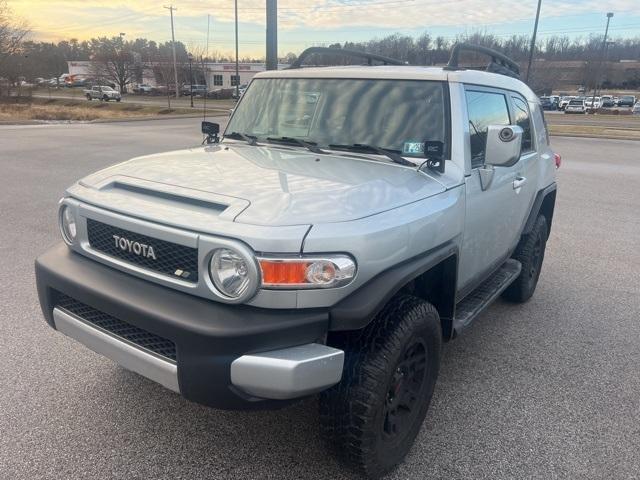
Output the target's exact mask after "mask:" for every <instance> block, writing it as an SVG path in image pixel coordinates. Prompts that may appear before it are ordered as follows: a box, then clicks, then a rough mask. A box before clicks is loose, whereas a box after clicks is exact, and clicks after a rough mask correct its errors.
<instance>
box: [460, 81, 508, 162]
mask: <svg viewBox="0 0 640 480" xmlns="http://www.w3.org/2000/svg"><path fill="white" fill-rule="evenodd" d="M466 95H467V110H468V112H469V132H470V140H471V168H476V167H481V166H482V165H483V164H484V153H485V152H484V150H485V146H486V143H487V129H488V127H489V125H510V124H511V120H510V118H509V107H508V105H507V98H506V97H505V96H504V95H503V94H502V93H494V92H480V91H474V90H467V93H466Z"/></svg>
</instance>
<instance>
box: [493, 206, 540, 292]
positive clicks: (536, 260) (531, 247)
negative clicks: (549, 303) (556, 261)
mask: <svg viewBox="0 0 640 480" xmlns="http://www.w3.org/2000/svg"><path fill="white" fill-rule="evenodd" d="M547 237H548V227H547V219H546V218H545V217H544V215H538V218H537V219H536V223H535V224H534V226H533V229H532V230H531V232H530V233H528V234H527V235H525V236H523V237H522V238H521V239H520V243H519V244H518V246H517V247H516V251H515V253H514V254H513V255H512V258H514V259H516V260H518V261H519V262H520V263H521V264H522V271H521V272H520V275H518V278H516V279H515V281H514V282H513V283H512V284H511V285H509V286H508V287H507V289H506V290H505V291H504V293H503V294H502V296H503V298H505V299H506V300H509V301H511V302H516V303H524V302H526V301H527V300H529V299H530V298H531V296H532V295H533V292H535V290H536V285H538V278H539V277H540V271H541V270H542V262H543V261H544V251H545V248H546V245H547Z"/></svg>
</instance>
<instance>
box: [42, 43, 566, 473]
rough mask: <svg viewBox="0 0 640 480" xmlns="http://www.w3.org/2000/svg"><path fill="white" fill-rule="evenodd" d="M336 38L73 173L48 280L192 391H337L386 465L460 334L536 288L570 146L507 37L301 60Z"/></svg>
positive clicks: (347, 421)
mask: <svg viewBox="0 0 640 480" xmlns="http://www.w3.org/2000/svg"><path fill="white" fill-rule="evenodd" d="M465 49H466V50H475V51H479V52H481V53H486V54H487V55H489V56H490V57H491V59H492V60H491V62H490V63H489V66H488V67H487V71H475V70H466V69H464V68H461V67H459V66H458V64H459V60H458V57H459V56H460V53H461V52H463V51H465ZM334 52H335V51H333V52H331V53H334ZM318 53H320V54H322V53H323V51H322V50H319V49H311V50H309V51H307V52H305V53H304V54H303V55H302V56H301V57H300V59H299V60H298V61H297V62H296V63H295V64H294V65H293V66H292V68H290V69H287V70H283V71H271V72H264V73H260V74H258V75H256V77H255V78H254V80H253V81H252V82H251V84H250V85H249V88H248V89H247V92H246V94H245V95H243V98H242V100H241V101H240V102H239V104H238V106H237V108H236V109H235V111H234V112H233V114H232V117H231V118H230V120H229V123H228V126H227V127H226V130H225V132H224V135H223V137H222V139H221V140H220V139H219V138H218V134H219V127H218V125H217V124H214V123H208V122H203V125H202V129H203V133H204V134H205V135H206V138H205V142H203V143H206V144H205V145H203V146H201V147H198V148H193V149H190V150H185V151H177V152H169V153H163V154H159V155H150V156H145V157H140V158H136V159H133V160H129V161H127V162H124V163H120V164H117V165H115V166H112V167H110V168H107V169H105V170H102V171H100V172H98V173H95V174H92V175H89V176H88V177H86V178H84V179H82V180H80V181H79V182H77V183H76V184H74V185H72V186H71V187H70V188H69V189H68V190H67V192H66V194H65V195H64V198H63V199H62V200H61V202H60V209H59V224H60V229H61V233H62V238H63V239H64V243H61V244H60V245H58V246H55V247H53V248H52V249H51V250H49V251H47V252H46V253H44V254H43V255H42V256H40V257H39V258H38V260H37V261H36V274H37V284H38V293H39V298H40V302H41V305H42V309H43V312H44V316H45V317H46V320H47V322H48V323H49V325H50V326H51V327H53V328H55V329H57V330H59V331H60V332H62V333H64V334H66V335H68V336H69V337H71V338H74V339H75V340H77V341H79V342H80V343H83V344H84V345H86V346H87V347H89V348H90V349H92V350H94V351H96V352H98V353H100V354H102V355H105V356H106V357H109V358H111V359H113V360H115V361H116V362H118V363H119V364H121V365H122V366H124V367H125V368H127V369H130V370H132V371H135V372H137V373H139V374H141V375H143V376H145V377H148V378H150V379H152V380H154V381H156V382H158V383H160V384H162V385H164V386H165V387H168V388H169V389H171V390H174V391H176V392H179V393H180V394H181V395H182V396H184V397H185V398H187V399H189V400H192V401H195V402H199V403H202V404H205V405H210V406H213V407H216V408H223V409H263V408H276V407H279V406H283V405H287V404H288V403H290V402H291V401H294V400H296V399H299V398H301V397H305V396H308V395H312V394H316V393H320V395H319V405H320V422H321V424H322V430H323V432H324V434H325V435H326V437H327V438H328V439H329V441H330V443H331V444H332V445H334V446H336V447H337V449H336V450H339V451H340V452H341V453H342V454H343V456H344V457H345V459H346V460H347V461H348V463H350V464H352V465H355V466H357V467H358V468H360V469H361V470H362V471H364V472H365V473H367V474H368V475H370V476H372V477H376V476H380V475H382V474H383V473H385V472H387V471H388V470H390V469H391V468H393V466H394V465H396V464H397V463H398V462H399V461H401V460H402V459H403V457H404V456H405V455H406V453H407V451H408V450H409V448H410V447H411V445H412V443H413V441H414V438H415V437H416V435H417V433H418V431H419V429H420V427H421V424H422V422H423V419H424V417H425V414H426V412H427V408H428V406H429V403H430V400H431V396H432V394H433V391H434V387H435V384H436V378H437V376H438V368H439V363H440V351H441V345H442V343H443V342H445V341H448V340H451V339H453V338H454V337H455V336H456V335H459V334H460V333H461V332H462V331H463V330H464V329H465V328H466V327H467V326H469V325H470V324H471V322H472V321H473V320H474V319H475V318H477V317H478V316H479V314H480V313H481V312H482V311H483V310H484V309H485V308H486V307H487V306H488V305H489V304H490V303H491V302H492V301H493V300H495V299H496V298H497V297H499V296H500V295H502V296H503V297H504V298H506V299H508V300H510V301H513V302H524V301H526V300H528V299H529V298H530V297H531V295H532V294H533V292H534V290H535V288H536V284H537V282H538V278H539V275H540V270H541V267H542V262H543V257H544V252H545V244H546V241H547V237H548V236H549V231H550V228H551V222H552V218H553V210H554V203H555V197H556V184H555V170H556V168H557V167H558V166H559V161H560V158H559V157H558V156H557V155H554V153H553V152H552V150H551V148H550V147H549V138H548V135H547V130H546V128H545V123H544V118H543V114H542V110H541V107H540V103H539V101H538V98H537V97H536V95H535V94H534V93H533V92H532V91H531V90H530V89H529V88H528V87H527V86H526V85H525V84H524V83H522V82H521V81H520V80H518V79H517V78H514V77H516V76H517V65H515V64H514V63H513V62H512V61H511V60H509V59H508V58H506V57H504V56H503V55H501V54H499V53H497V52H494V51H491V50H487V49H484V48H479V47H472V46H468V45H458V46H456V47H455V48H454V51H453V52H452V57H451V60H450V62H449V64H448V66H447V67H444V68H434V67H414V66H408V65H402V64H400V63H399V62H397V61H395V60H392V59H389V58H385V57H380V56H376V55H368V54H363V53H358V52H345V53H349V54H352V55H358V56H361V57H364V58H365V59H366V60H367V63H368V64H369V65H362V66H345V67H328V68H314V67H312V68H301V65H302V63H303V61H304V60H305V59H308V58H309V56H310V55H314V54H318ZM324 53H326V52H324ZM373 64H382V65H375V66H374V65H373ZM514 315H518V311H517V310H514Z"/></svg>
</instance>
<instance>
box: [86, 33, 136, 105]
mask: <svg viewBox="0 0 640 480" xmlns="http://www.w3.org/2000/svg"><path fill="white" fill-rule="evenodd" d="M91 52H92V60H93V72H92V73H93V75H95V76H96V77H98V78H99V79H106V80H111V81H112V82H113V83H115V84H116V85H117V86H118V88H119V89H120V92H122V93H124V92H125V91H126V89H127V85H129V84H130V83H132V82H133V81H134V80H135V78H136V74H137V73H138V69H137V68H136V67H137V63H136V56H135V55H134V52H133V51H132V49H131V44H130V42H125V41H124V40H123V39H122V37H114V38H106V37H101V38H95V39H92V40H91ZM138 63H139V62H138Z"/></svg>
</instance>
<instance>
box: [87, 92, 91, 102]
mask: <svg viewBox="0 0 640 480" xmlns="http://www.w3.org/2000/svg"><path fill="white" fill-rule="evenodd" d="M86 97H87V100H89V101H91V95H89V94H88V93H87V95H86Z"/></svg>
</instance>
